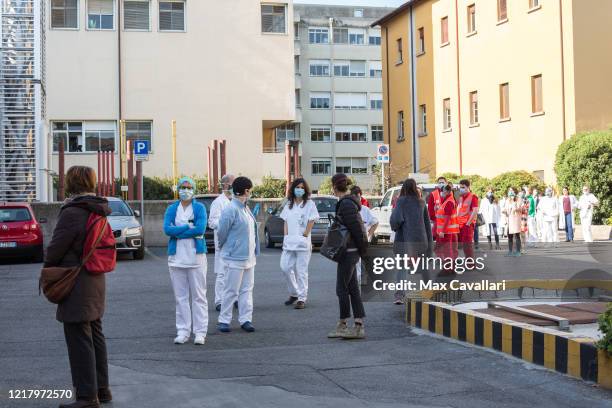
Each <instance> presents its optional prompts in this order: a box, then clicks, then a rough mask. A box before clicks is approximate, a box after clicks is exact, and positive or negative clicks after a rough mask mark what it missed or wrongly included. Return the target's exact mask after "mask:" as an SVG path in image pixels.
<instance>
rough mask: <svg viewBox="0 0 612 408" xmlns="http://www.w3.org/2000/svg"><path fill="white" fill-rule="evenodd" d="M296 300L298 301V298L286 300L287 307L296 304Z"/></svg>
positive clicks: (293, 297)
mask: <svg viewBox="0 0 612 408" xmlns="http://www.w3.org/2000/svg"><path fill="white" fill-rule="evenodd" d="M296 300H298V298H297V297H296V296H289V299H287V300H285V306H289V305H292V304H294V303H295V301H296Z"/></svg>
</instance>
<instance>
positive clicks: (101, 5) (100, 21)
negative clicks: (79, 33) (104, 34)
mask: <svg viewBox="0 0 612 408" xmlns="http://www.w3.org/2000/svg"><path fill="white" fill-rule="evenodd" d="M87 28H88V29H89V30H112V29H114V28H115V16H114V7H113V0H87Z"/></svg>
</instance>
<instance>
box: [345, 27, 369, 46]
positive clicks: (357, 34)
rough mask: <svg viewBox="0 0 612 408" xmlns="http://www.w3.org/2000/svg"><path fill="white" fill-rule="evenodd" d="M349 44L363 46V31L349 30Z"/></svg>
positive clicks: (357, 29)
mask: <svg viewBox="0 0 612 408" xmlns="http://www.w3.org/2000/svg"><path fill="white" fill-rule="evenodd" d="M348 31H349V44H352V45H363V44H364V43H365V30H364V29H362V28H349V30H348Z"/></svg>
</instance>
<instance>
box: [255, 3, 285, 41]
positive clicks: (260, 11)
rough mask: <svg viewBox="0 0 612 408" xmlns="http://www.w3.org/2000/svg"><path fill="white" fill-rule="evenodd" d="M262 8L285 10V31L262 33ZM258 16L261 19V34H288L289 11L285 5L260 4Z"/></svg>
mask: <svg viewBox="0 0 612 408" xmlns="http://www.w3.org/2000/svg"><path fill="white" fill-rule="evenodd" d="M263 6H273V7H283V8H284V9H285V31H283V32H276V31H264V30H263V10H262V8H263ZM259 14H260V18H261V33H262V34H266V35H287V34H289V27H288V26H289V9H288V7H287V4H286V3H260V7H259Z"/></svg>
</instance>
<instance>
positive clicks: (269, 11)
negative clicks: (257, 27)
mask: <svg viewBox="0 0 612 408" xmlns="http://www.w3.org/2000/svg"><path fill="white" fill-rule="evenodd" d="M286 12H287V7H286V6H285V5H274V4H262V5H261V31H262V32H264V33H282V34H285V33H286V32H287V28H286V22H287V17H286Z"/></svg>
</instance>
